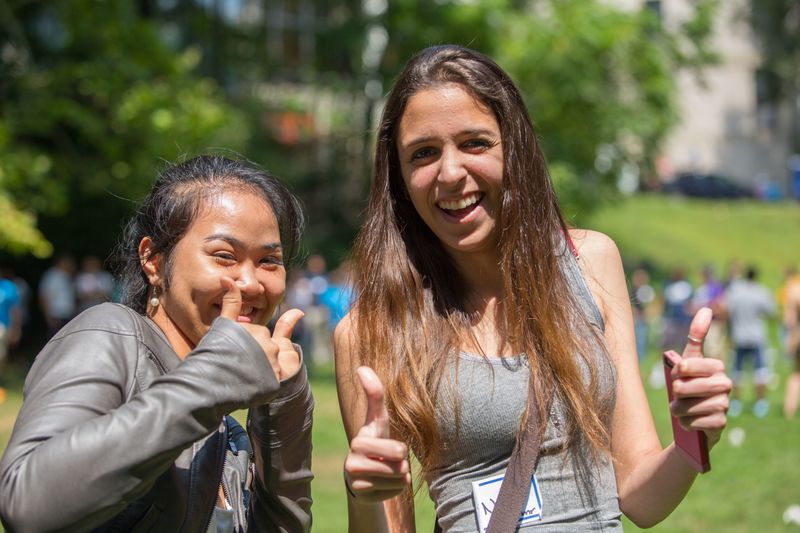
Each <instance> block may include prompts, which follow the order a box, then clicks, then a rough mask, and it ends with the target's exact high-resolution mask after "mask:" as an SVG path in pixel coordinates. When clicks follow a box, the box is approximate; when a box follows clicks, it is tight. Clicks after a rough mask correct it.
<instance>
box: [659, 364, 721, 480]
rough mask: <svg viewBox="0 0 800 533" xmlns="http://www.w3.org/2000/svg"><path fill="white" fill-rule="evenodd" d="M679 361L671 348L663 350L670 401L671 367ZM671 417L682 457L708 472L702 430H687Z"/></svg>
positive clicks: (676, 443)
mask: <svg viewBox="0 0 800 533" xmlns="http://www.w3.org/2000/svg"><path fill="white" fill-rule="evenodd" d="M678 361H680V356H679V355H678V354H677V353H675V352H674V351H672V350H667V351H666V352H664V379H665V380H666V383H667V397H668V398H669V401H670V402H672V400H673V395H672V374H671V371H672V367H673V366H675V364H676V363H677V362H678ZM670 418H672V435H673V437H674V438H675V445H676V446H677V447H678V451H680V452H681V453H682V454H683V456H684V458H685V459H686V460H687V461H688V462H689V464H690V465H692V466H693V467H694V469H695V470H697V471H698V472H701V473H702V472H708V471H709V470H711V461H710V460H709V458H708V441H707V440H706V434H705V433H703V432H702V431H687V430H685V429H683V427H682V426H681V425H680V424H679V423H678V419H677V418H675V417H674V416H670Z"/></svg>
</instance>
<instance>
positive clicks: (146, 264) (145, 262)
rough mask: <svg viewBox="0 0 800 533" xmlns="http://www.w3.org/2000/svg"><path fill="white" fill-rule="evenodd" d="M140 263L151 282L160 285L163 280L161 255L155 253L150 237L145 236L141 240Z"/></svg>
mask: <svg viewBox="0 0 800 533" xmlns="http://www.w3.org/2000/svg"><path fill="white" fill-rule="evenodd" d="M139 264H141V265H142V270H143V271H144V275H145V276H147V280H148V281H149V282H150V284H151V285H158V284H159V282H160V281H161V255H160V254H154V253H153V241H152V240H151V239H150V237H143V238H142V240H141V241H140V242H139Z"/></svg>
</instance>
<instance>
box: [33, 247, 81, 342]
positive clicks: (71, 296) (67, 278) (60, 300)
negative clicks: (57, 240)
mask: <svg viewBox="0 0 800 533" xmlns="http://www.w3.org/2000/svg"><path fill="white" fill-rule="evenodd" d="M74 275H75V260H74V259H73V258H72V256H71V255H69V254H61V255H59V256H57V257H56V260H55V264H54V265H53V266H52V267H50V268H49V269H47V271H46V272H45V273H44V275H43V276H42V279H41V281H39V305H40V306H41V309H42V314H43V315H44V319H45V322H46V323H47V339H48V340H49V339H50V338H52V337H53V335H55V334H56V332H57V331H58V330H59V329H61V328H62V327H63V326H64V324H66V323H67V322H69V321H70V320H72V318H73V317H74V316H75V303H76V302H75V282H74V280H73V276H74Z"/></svg>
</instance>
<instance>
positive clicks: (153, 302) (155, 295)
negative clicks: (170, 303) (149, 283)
mask: <svg viewBox="0 0 800 533" xmlns="http://www.w3.org/2000/svg"><path fill="white" fill-rule="evenodd" d="M159 303H161V302H159V301H158V287H156V286H155V285H153V297H152V298H150V306H151V307H158V304H159Z"/></svg>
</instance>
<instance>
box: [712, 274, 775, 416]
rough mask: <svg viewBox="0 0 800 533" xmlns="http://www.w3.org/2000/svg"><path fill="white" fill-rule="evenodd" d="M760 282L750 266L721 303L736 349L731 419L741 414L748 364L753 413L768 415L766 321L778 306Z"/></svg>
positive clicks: (732, 283) (729, 413) (730, 288)
mask: <svg viewBox="0 0 800 533" xmlns="http://www.w3.org/2000/svg"><path fill="white" fill-rule="evenodd" d="M757 279H758V271H757V269H756V267H755V266H749V267H747V270H746V271H745V275H744V277H743V278H738V279H735V280H734V281H733V282H731V284H730V285H729V286H728V289H727V291H726V292H725V296H724V298H723V300H722V305H724V308H725V312H726V314H727V316H728V320H729V327H730V334H731V343H732V344H733V349H734V364H733V391H732V392H731V402H730V409H729V410H728V415H729V416H732V417H736V416H739V415H740V414H741V413H742V399H741V384H742V378H743V373H744V366H745V363H751V364H752V366H753V385H754V388H755V396H756V401H755V403H754V404H753V414H754V415H755V416H756V417H758V418H763V417H765V416H767V413H768V412H769V402H768V401H767V398H766V389H767V382H768V381H769V377H770V369H769V366H768V365H767V361H766V353H765V352H766V348H767V344H768V337H767V319H768V318H769V317H771V316H774V315H775V312H776V306H775V300H774V299H773V298H772V295H771V294H770V291H769V290H768V289H767V288H766V287H764V286H763V285H761V284H759V283H758V282H757Z"/></svg>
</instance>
